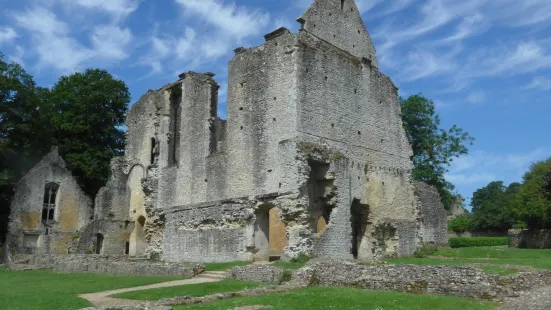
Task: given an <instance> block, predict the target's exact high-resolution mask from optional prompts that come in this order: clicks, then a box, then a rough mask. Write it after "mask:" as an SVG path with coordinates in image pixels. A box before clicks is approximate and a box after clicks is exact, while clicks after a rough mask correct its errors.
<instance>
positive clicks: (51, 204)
mask: <svg viewBox="0 0 551 310" xmlns="http://www.w3.org/2000/svg"><path fill="white" fill-rule="evenodd" d="M58 190H59V184H57V183H53V182H50V183H46V186H45V187H44V199H43V204H42V221H43V222H45V223H46V224H48V223H49V222H52V221H53V220H54V215H55V208H56V197H57V191H58Z"/></svg>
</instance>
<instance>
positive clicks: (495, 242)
mask: <svg viewBox="0 0 551 310" xmlns="http://www.w3.org/2000/svg"><path fill="white" fill-rule="evenodd" d="M448 243H449V245H450V247H452V248H468V247H475V246H500V245H509V238H507V237H472V238H467V237H456V238H450V239H449V241H448Z"/></svg>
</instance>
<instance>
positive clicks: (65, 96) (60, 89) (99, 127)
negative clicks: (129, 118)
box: [51, 69, 130, 195]
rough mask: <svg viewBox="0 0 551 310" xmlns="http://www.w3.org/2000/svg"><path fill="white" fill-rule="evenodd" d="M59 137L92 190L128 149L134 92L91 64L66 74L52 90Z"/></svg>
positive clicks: (56, 140)
mask: <svg viewBox="0 0 551 310" xmlns="http://www.w3.org/2000/svg"><path fill="white" fill-rule="evenodd" d="M51 100H52V102H53V105H54V108H55V110H56V113H55V114H54V115H53V117H52V124H53V128H54V133H53V134H54V143H55V144H56V145H58V146H59V148H60V153H61V155H62V156H63V158H64V159H65V161H66V162H67V165H68V167H69V169H71V171H72V172H73V174H74V175H75V176H76V177H77V179H78V180H79V183H80V185H81V186H82V187H83V189H84V190H85V191H86V192H88V193H89V194H92V195H93V194H95V193H96V192H97V191H98V189H99V188H100V187H101V186H103V185H104V184H105V182H106V180H107V178H108V176H109V172H110V171H109V162H110V160H111V158H113V156H118V155H122V154H123V152H124V131H123V129H122V128H121V126H122V125H124V120H125V116H126V110H127V106H128V103H129V102H130V93H129V91H128V87H127V86H126V84H125V83H124V82H123V81H121V80H117V79H115V78H114V77H113V76H112V75H111V74H109V72H107V71H105V70H99V69H88V70H86V71H84V72H82V73H80V72H79V73H74V74H72V75H70V76H63V77H61V78H60V79H59V81H58V82H57V83H56V84H55V85H54V87H53V88H52V90H51Z"/></svg>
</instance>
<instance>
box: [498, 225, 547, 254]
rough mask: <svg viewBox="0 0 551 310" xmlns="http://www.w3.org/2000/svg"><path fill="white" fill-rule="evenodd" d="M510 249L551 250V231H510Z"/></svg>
mask: <svg viewBox="0 0 551 310" xmlns="http://www.w3.org/2000/svg"><path fill="white" fill-rule="evenodd" d="M508 237H509V247H510V248H522V249H551V230H550V229H536V230H529V229H509V232H508Z"/></svg>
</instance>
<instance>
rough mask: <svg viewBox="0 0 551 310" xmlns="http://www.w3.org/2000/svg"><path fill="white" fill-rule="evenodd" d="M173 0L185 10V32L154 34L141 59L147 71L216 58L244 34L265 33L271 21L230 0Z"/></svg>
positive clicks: (196, 64) (237, 43)
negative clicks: (197, 25)
mask: <svg viewBox="0 0 551 310" xmlns="http://www.w3.org/2000/svg"><path fill="white" fill-rule="evenodd" d="M174 1H175V2H176V3H177V4H179V5H180V6H181V7H182V9H183V11H184V15H185V25H183V28H184V32H183V33H182V34H175V33H171V34H168V35H164V36H160V35H157V34H153V36H152V37H151V41H150V43H151V49H150V52H149V53H148V54H147V56H145V57H143V58H142V59H141V61H140V63H141V64H142V65H148V66H150V67H151V69H152V71H151V72H150V75H151V74H156V73H161V72H163V71H164V67H165V66H167V65H168V66H171V67H175V68H177V69H185V70H189V69H194V68H196V67H199V66H201V65H202V64H204V63H207V62H212V61H216V60H217V59H219V58H220V57H223V56H225V55H229V53H231V51H232V50H233V49H234V48H236V47H238V46H240V45H241V46H242V45H243V43H244V41H245V39H246V38H248V37H250V36H257V35H260V34H264V33H266V32H267V31H268V29H267V28H268V27H270V26H273V25H274V22H271V19H270V15H269V14H268V13H263V12H261V11H258V10H254V9H249V8H246V7H243V6H237V5H236V4H235V3H233V2H228V1H226V2H224V1H215V0H174ZM280 21H281V20H280ZM196 22H202V23H201V27H195V23H196ZM281 23H282V22H281ZM274 28H275V27H274ZM155 32H156V31H155ZM165 64H166V65H165ZM183 67H185V68H183Z"/></svg>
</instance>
